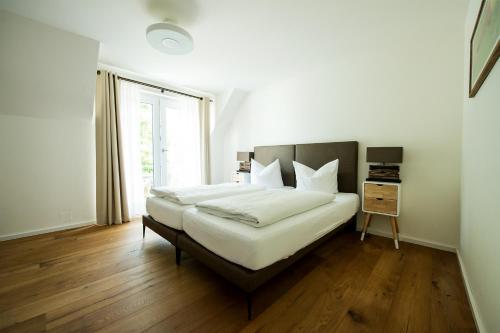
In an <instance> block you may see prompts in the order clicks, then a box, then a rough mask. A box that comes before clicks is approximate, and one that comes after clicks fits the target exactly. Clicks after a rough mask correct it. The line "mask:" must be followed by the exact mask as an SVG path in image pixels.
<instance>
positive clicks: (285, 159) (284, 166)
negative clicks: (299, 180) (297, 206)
mask: <svg viewBox="0 0 500 333" xmlns="http://www.w3.org/2000/svg"><path fill="white" fill-rule="evenodd" d="M254 153H255V155H254V156H255V157H254V158H255V160H256V161H257V162H259V163H261V164H263V165H268V164H270V163H272V162H274V161H275V160H276V159H277V158H278V159H279V160H280V165H281V177H282V178H283V184H285V186H295V172H294V170H293V161H294V160H295V145H281V146H257V147H255V150H254Z"/></svg>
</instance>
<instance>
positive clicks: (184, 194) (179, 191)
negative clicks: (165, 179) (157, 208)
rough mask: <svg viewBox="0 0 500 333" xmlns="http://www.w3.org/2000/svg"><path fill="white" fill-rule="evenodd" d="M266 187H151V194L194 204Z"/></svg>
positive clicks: (238, 185) (182, 203) (181, 202)
mask: <svg viewBox="0 0 500 333" xmlns="http://www.w3.org/2000/svg"><path fill="white" fill-rule="evenodd" d="M264 189H265V188H264V187H263V186H260V185H251V184H237V183H223V184H217V185H198V186H192V187H182V188H171V187H170V188H169V187H157V188H153V189H151V194H153V195H154V196H157V197H160V198H163V199H165V200H169V201H171V202H174V203H177V204H179V205H194V204H196V203H198V202H200V201H204V200H210V199H217V198H223V197H226V196H230V195H239V194H245V193H251V192H255V191H262V190H264Z"/></svg>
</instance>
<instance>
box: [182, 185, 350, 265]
mask: <svg viewBox="0 0 500 333" xmlns="http://www.w3.org/2000/svg"><path fill="white" fill-rule="evenodd" d="M358 209H359V197H358V195H357V194H354V193H338V194H337V197H336V198H335V200H334V201H333V202H332V203H329V204H326V205H323V206H320V207H317V208H314V209H312V210H309V211H307V212H304V213H301V214H298V215H295V216H291V217H288V218H286V219H284V220H281V221H279V222H276V223H274V224H272V225H268V226H265V227H262V228H255V227H252V226H249V225H246V224H243V223H240V222H235V221H231V220H228V219H225V218H222V217H217V216H214V215H210V214H208V213H203V212H200V211H199V210H198V209H196V208H194V207H193V208H190V209H188V210H186V211H185V212H184V218H183V228H184V231H185V232H186V233H187V234H188V235H189V236H190V237H191V238H193V239H194V240H196V241H197V242H198V243H200V244H201V245H203V246H204V247H205V248H207V249H208V250H210V251H212V252H214V253H215V254H217V255H219V256H221V257H223V258H225V259H227V260H229V261H231V262H233V263H236V264H239V265H241V266H243V267H246V268H249V269H252V270H258V269H261V268H264V267H267V266H269V265H271V264H273V263H275V262H277V261H279V260H281V259H285V258H288V257H289V256H291V255H293V254H294V253H295V252H297V251H298V250H300V249H302V248H304V247H305V246H307V245H309V244H311V243H312V242H314V241H315V240H317V239H319V238H321V237H322V236H324V235H326V234H327V233H328V232H330V231H331V230H333V229H335V228H336V227H337V226H339V225H341V224H342V223H345V222H347V221H348V220H349V219H350V218H351V217H352V216H353V215H354V214H356V212H357V211H358Z"/></svg>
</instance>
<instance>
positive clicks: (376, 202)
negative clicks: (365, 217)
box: [364, 184, 398, 215]
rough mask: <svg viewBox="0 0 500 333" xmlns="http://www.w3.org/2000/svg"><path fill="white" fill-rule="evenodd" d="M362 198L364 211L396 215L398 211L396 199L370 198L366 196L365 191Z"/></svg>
mask: <svg viewBox="0 0 500 333" xmlns="http://www.w3.org/2000/svg"><path fill="white" fill-rule="evenodd" d="M366 185H368V184H366ZM364 200H365V202H364V210H365V211H369V212H374V213H382V214H390V215H396V214H397V212H398V201H397V200H396V199H384V198H370V197H367V196H366V192H365V199H364Z"/></svg>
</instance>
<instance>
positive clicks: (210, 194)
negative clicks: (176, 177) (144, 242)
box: [142, 184, 264, 263]
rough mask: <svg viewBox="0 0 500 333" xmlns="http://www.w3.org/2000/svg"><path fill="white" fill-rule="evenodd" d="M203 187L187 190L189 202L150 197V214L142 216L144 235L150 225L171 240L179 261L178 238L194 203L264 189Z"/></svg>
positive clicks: (232, 185) (247, 186)
mask: <svg viewBox="0 0 500 333" xmlns="http://www.w3.org/2000/svg"><path fill="white" fill-rule="evenodd" d="M202 187H203V188H205V189H204V190H201V191H197V190H188V191H187V192H189V196H188V197H187V200H188V202H179V201H177V202H174V201H172V200H173V198H170V199H166V198H165V197H160V196H153V197H149V198H147V200H146V211H147V212H148V215H145V216H143V218H142V236H143V237H144V236H145V233H146V227H148V228H149V229H151V230H153V231H154V232H156V233H157V234H159V235H160V236H162V237H163V238H165V239H166V240H167V241H169V242H170V243H171V244H172V245H174V246H175V247H176V262H177V263H179V261H180V254H181V253H180V250H179V248H178V247H177V238H178V236H179V235H180V234H182V233H183V217H184V212H185V211H186V210H188V209H189V208H192V207H194V205H193V203H196V202H197V201H200V200H204V199H211V198H220V197H224V196H228V195H236V194H244V193H250V192H253V191H259V190H263V189H264V188H263V187H260V186H256V185H239V184H219V185H203V186H202ZM187 189H189V188H187ZM181 191H183V192H186V191H185V190H184V189H181ZM160 192H161V191H160ZM184 194H186V193H184ZM185 198H186V197H185ZM203 198H204V199H203ZM181 201H182V200H181Z"/></svg>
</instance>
